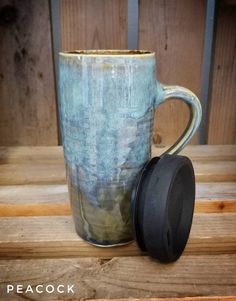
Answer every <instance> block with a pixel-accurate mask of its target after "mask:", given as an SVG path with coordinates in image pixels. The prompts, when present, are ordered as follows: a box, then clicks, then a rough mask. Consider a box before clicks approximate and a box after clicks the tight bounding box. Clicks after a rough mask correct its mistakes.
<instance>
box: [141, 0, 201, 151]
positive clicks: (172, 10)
mask: <svg viewBox="0 0 236 301" xmlns="http://www.w3.org/2000/svg"><path fill="white" fill-rule="evenodd" d="M205 12H206V1H205V0H200V1H195V0H189V1H186V0H178V1H177V0H168V1H155V0H141V1H140V20H139V28H140V31H139V47H140V48H147V49H151V50H154V51H155V52H156V55H157V76H158V79H159V80H160V81H161V82H163V83H164V84H176V85H182V86H185V87H187V88H189V89H190V90H192V91H193V92H195V93H196V94H197V95H199V92H200V73H201V61H202V53H203V39H204V29H205ZM187 121H188V110H187V107H186V106H185V105H184V104H182V103H180V101H175V102H172V101H171V102H168V103H166V104H164V105H162V106H160V108H158V110H157V112H156V116H155V123H154V143H156V144H163V145H168V144H172V143H173V142H174V141H175V140H176V139H177V137H178V136H179V135H180V134H181V132H182V131H183V129H184V128H185V126H186V124H187ZM197 141H198V137H197V135H195V137H194V138H193V139H192V143H197Z"/></svg>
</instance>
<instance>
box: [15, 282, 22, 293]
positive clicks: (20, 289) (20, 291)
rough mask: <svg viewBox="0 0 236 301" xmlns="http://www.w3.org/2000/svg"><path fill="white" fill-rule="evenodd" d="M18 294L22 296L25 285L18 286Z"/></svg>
mask: <svg viewBox="0 0 236 301" xmlns="http://www.w3.org/2000/svg"><path fill="white" fill-rule="evenodd" d="M16 292H17V293H18V294H22V293H23V285H22V284H17V286H16Z"/></svg>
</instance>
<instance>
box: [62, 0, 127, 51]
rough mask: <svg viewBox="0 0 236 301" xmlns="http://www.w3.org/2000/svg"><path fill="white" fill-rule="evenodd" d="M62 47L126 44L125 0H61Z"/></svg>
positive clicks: (121, 46) (92, 47)
mask: <svg viewBox="0 0 236 301" xmlns="http://www.w3.org/2000/svg"><path fill="white" fill-rule="evenodd" d="M61 43H62V49H63V50H74V49H112V48H115V49H122V48H126V47H127V46H126V45H127V0H96V1H93V0H62V1H61Z"/></svg>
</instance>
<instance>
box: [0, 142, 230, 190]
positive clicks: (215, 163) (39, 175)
mask: <svg viewBox="0 0 236 301" xmlns="http://www.w3.org/2000/svg"><path fill="white" fill-rule="evenodd" d="M197 149H198V153H197ZM197 149H195V148H194V147H192V148H191V147H189V149H186V151H185V153H184V154H185V155H189V157H190V158H191V159H192V160H193V165H194V168H195V174H196V180H197V181H198V182H210V181H212V182H226V181H229V182H230V181H231V182H232V181H236V160H234V161H230V160H231V159H234V156H235V150H236V148H235V146H227V147H225V154H224V152H223V148H222V147H219V148H215V152H214V148H212V147H211V148H210V147H205V146H198V147H197ZM217 149H218V151H217ZM161 152H162V151H161ZM191 152H192V155H191ZM214 153H215V154H214ZM204 154H205V155H204ZM211 154H213V155H211ZM194 158H196V160H195V159H194ZM201 158H203V159H202V160H201ZM207 158H211V160H209V161H207V160H206V159H207ZM214 158H215V160H214ZM219 159H222V161H219ZM0 162H1V163H2V164H1V171H0V185H26V184H64V183H65V168H64V162H63V156H62V149H61V148H60V147H51V148H49V147H45V148H43V147H37V148H36V149H35V148H30V147H16V148H15V147H12V148H4V147H3V148H1V149H0Z"/></svg>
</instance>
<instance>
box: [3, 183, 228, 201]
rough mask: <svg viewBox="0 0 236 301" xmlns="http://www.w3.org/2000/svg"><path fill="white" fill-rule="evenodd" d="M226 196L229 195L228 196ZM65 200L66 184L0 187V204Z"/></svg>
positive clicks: (66, 196)
mask: <svg viewBox="0 0 236 301" xmlns="http://www.w3.org/2000/svg"><path fill="white" fill-rule="evenodd" d="M229 189H230V187H229ZM232 189H233V187H232ZM231 191H232V190H231ZM232 193H233V192H232ZM232 196H233V195H232ZM227 198H230V197H229V196H228V197H227ZM67 201H68V189H67V185H66V184H57V185H53V184H51V185H47V184H45V185H10V186H1V187H0V204H1V205H3V204H5V205H6V204H9V205H16V204H18V205H24V204H29V203H30V204H38V205H43V204H51V205H52V204H55V203H56V204H65V203H66V202H67Z"/></svg>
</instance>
